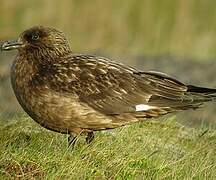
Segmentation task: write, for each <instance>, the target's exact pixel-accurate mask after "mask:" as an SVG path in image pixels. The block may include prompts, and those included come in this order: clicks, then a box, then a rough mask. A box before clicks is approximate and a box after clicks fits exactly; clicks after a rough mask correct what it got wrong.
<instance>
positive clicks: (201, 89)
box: [187, 85, 216, 95]
mask: <svg viewBox="0 0 216 180" xmlns="http://www.w3.org/2000/svg"><path fill="white" fill-rule="evenodd" d="M187 88H188V89H187V92H192V93H201V94H215V95H216V89H212V88H204V87H198V86H193V85H187Z"/></svg>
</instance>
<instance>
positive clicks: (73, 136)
mask: <svg viewBox="0 0 216 180" xmlns="http://www.w3.org/2000/svg"><path fill="white" fill-rule="evenodd" d="M76 141H77V135H76V134H75V133H70V135H69V136H68V147H71V148H72V149H73V148H74V146H75V144H76Z"/></svg>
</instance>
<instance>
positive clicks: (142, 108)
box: [135, 104, 157, 111]
mask: <svg viewBox="0 0 216 180" xmlns="http://www.w3.org/2000/svg"><path fill="white" fill-rule="evenodd" d="M135 108H136V111H148V110H150V109H156V108H157V107H155V106H149V105H146V104H138V105H136V106H135Z"/></svg>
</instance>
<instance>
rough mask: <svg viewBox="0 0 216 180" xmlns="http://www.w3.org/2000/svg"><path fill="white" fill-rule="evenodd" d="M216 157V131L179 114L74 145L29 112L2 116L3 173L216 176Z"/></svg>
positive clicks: (9, 175) (102, 176) (81, 176)
mask: <svg viewBox="0 0 216 180" xmlns="http://www.w3.org/2000/svg"><path fill="white" fill-rule="evenodd" d="M215 162H216V131H214V130H206V129H205V130H202V129H191V128H187V127H183V126H182V125H181V124H178V123H177V122H176V121H175V117H173V118H169V119H167V120H161V121H144V122H140V123H137V124H133V125H131V126H125V127H122V128H118V129H115V130H109V131H103V132H97V133H96V139H95V141H94V142H93V143H92V144H90V145H86V144H85V141H84V138H83V137H79V141H78V143H77V144H76V147H75V149H74V150H71V149H70V148H68V147H67V136H66V135H61V134H58V133H54V132H51V131H48V130H46V129H44V128H42V127H40V126H39V125H37V124H36V123H34V121H32V120H30V119H29V118H27V117H25V116H19V117H16V119H15V120H12V121H7V122H6V121H0V179H11V178H17V179H18V178H21V179H193V178H194V179H215V178H216V164H215Z"/></svg>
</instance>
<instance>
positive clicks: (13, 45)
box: [1, 39, 24, 51]
mask: <svg viewBox="0 0 216 180" xmlns="http://www.w3.org/2000/svg"><path fill="white" fill-rule="evenodd" d="M23 45H24V44H23V42H21V40H20V39H18V40H8V41H5V42H4V43H3V44H2V46H1V50H2V51H9V50H13V49H19V48H20V47H23Z"/></svg>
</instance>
